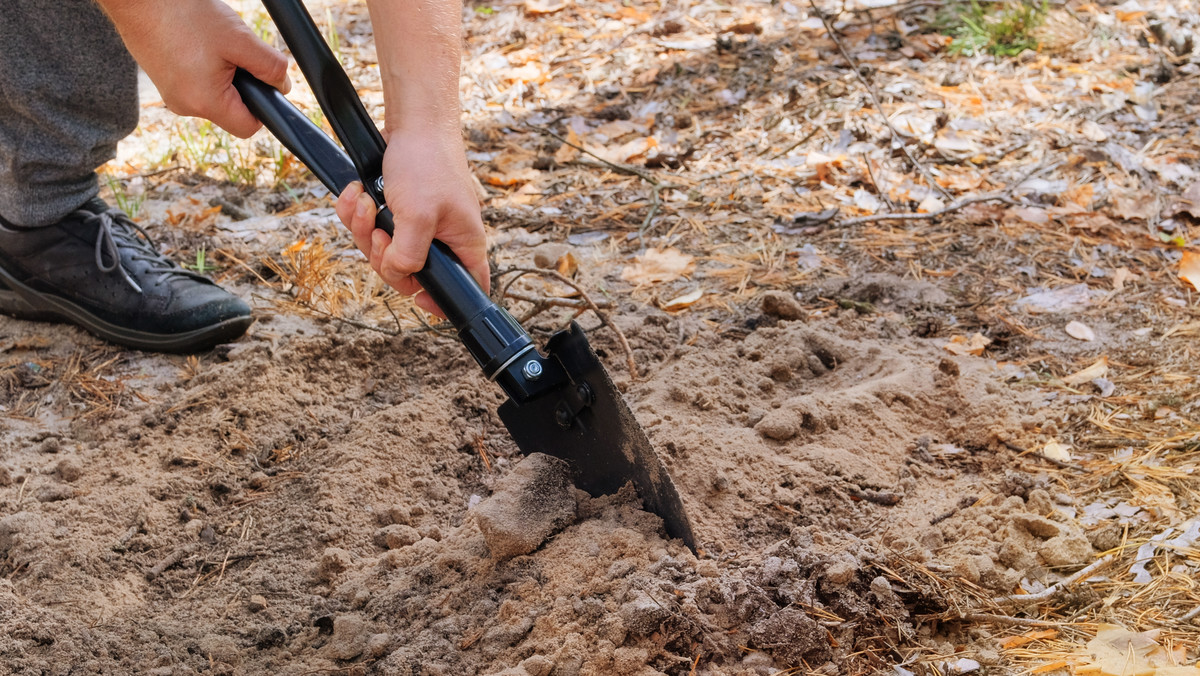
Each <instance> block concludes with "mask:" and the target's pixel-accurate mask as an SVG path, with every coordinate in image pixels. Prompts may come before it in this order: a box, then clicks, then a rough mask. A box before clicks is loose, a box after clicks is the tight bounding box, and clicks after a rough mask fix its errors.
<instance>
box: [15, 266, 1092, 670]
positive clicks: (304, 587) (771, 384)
mask: <svg viewBox="0 0 1200 676" xmlns="http://www.w3.org/2000/svg"><path fill="white" fill-rule="evenodd" d="M906 285H907V286H906ZM889 288H891V289H892V290H893V291H895V294H893V295H894V296H895V297H896V298H900V299H907V300H901V302H900V305H905V304H908V307H909V308H910V309H912V310H913V311H916V308H918V307H920V308H923V309H929V308H931V307H935V306H936V304H937V303H939V302H940V303H946V302H948V300H947V297H946V296H945V294H942V293H940V292H937V293H931V289H930V288H925V287H919V288H915V291H914V287H913V285H912V284H911V283H905V282H902V281H901V280H898V279H896V278H892V280H891V286H890V287H889ZM932 291H936V289H933V290H932ZM787 300H788V299H787V298H786V297H785V298H784V299H783V303H782V306H783V309H781V306H780V302H779V298H778V297H775V299H774V302H768V303H767V304H766V305H765V307H767V308H768V309H769V310H770V311H771V313H772V314H764V313H762V312H761V311H760V309H761V308H762V307H764V305H763V304H762V302H761V299H755V300H754V301H753V302H752V303H751V304H750V305H748V306H747V308H746V311H747V321H746V322H745V323H744V325H743V327H741V328H737V329H733V330H729V329H727V330H725V331H724V332H718V331H715V330H714V329H713V328H712V327H711V326H710V325H709V324H706V323H704V322H702V321H699V320H698V319H697V318H695V317H693V316H691V315H688V314H683V315H678V316H670V315H667V314H664V313H662V312H659V311H657V310H653V309H637V310H635V311H631V312H622V313H619V318H618V321H619V323H620V325H621V326H622V327H623V328H624V330H625V332H626V334H627V335H628V336H629V339H630V341H631V343H632V345H633V347H634V354H635V356H636V358H637V359H638V362H639V363H640V364H641V365H642V367H643V369H644V370H645V371H646V375H645V376H644V377H643V378H642V379H640V380H639V381H638V382H631V381H630V379H629V377H628V375H627V374H625V373H624V372H623V365H622V361H623V360H622V359H620V351H619V349H618V348H617V345H616V343H615V341H614V340H613V339H612V338H611V336H610V335H609V332H608V331H606V330H596V331H593V332H592V341H593V343H594V345H595V346H596V347H597V348H598V349H599V351H600V352H601V354H602V355H605V356H606V358H607V359H608V360H609V362H610V371H611V372H612V373H613V374H614V376H615V377H616V379H617V381H618V383H619V384H620V385H621V386H622V387H623V388H625V389H626V394H627V398H628V401H629V403H630V405H631V407H632V409H633V410H634V412H635V413H636V415H637V417H638V419H639V420H640V421H641V423H642V424H643V425H644V426H645V428H646V429H647V431H648V434H649V436H650V438H651V440H652V441H653V443H654V445H655V446H656V448H657V449H658V450H659V452H660V454H661V456H662V457H663V459H664V461H665V463H666V464H667V466H668V467H669V469H670V471H671V473H672V474H673V476H674V478H675V481H676V482H677V484H678V486H679V489H680V491H681V493H682V495H683V498H684V501H685V503H686V506H687V509H688V511H689V513H690V515H691V518H692V520H693V523H694V526H695V529H696V531H697V533H698V539H699V543H700V547H701V551H700V556H699V557H697V556H695V555H693V554H692V552H690V551H688V550H687V548H686V547H684V546H682V544H681V543H679V542H678V541H674V542H672V541H668V540H666V539H664V535H663V533H662V529H661V522H660V521H659V520H658V519H657V518H656V517H654V516H652V515H649V514H647V513H645V512H642V511H640V510H639V509H638V504H637V501H636V496H635V495H633V494H631V493H623V494H620V495H618V496H610V497H604V498H599V499H594V498H591V497H589V496H587V495H586V494H583V493H582V492H576V493H572V492H571V491H570V490H568V489H565V488H561V489H560V490H561V491H565V493H564V495H565V496H567V498H568V499H574V500H577V502H578V504H577V505H576V509H575V510H574V513H573V514H571V515H570V518H569V519H566V521H567V523H568V525H566V527H565V528H562V529H561V530H560V531H559V532H557V533H556V534H555V535H553V536H552V537H550V538H549V539H548V541H547V542H545V544H544V545H542V546H541V547H540V548H539V549H537V550H536V551H534V552H532V553H530V554H527V555H520V556H515V557H512V558H507V559H505V558H502V557H498V556H494V555H493V553H492V552H491V551H490V550H489V546H488V541H487V540H486V539H485V537H484V535H483V534H482V533H481V531H480V528H479V523H478V519H477V518H476V512H477V511H479V510H480V509H481V508H480V506H479V505H480V504H481V500H483V499H484V498H487V497H488V496H489V495H491V494H492V492H493V491H494V490H496V486H497V482H499V481H501V480H502V479H503V478H504V477H506V476H508V475H510V474H511V473H512V469H513V467H514V466H515V465H516V464H517V463H518V462H520V461H521V458H520V456H518V455H517V454H516V449H515V447H514V445H513V444H512V442H511V440H509V439H508V438H507V436H506V433H505V431H504V429H503V427H502V426H501V424H500V422H499V420H498V418H497V417H496V415H495V407H496V406H497V405H498V404H499V403H500V402H501V395H500V393H499V392H498V390H497V389H496V388H494V387H493V386H491V385H490V384H489V383H487V382H486V380H485V379H484V378H483V377H482V376H481V375H479V374H478V373H476V369H475V367H474V366H473V364H471V363H469V361H468V358H467V357H466V355H465V354H464V352H463V351H462V350H461V348H460V346H458V345H457V344H456V343H455V342H454V341H453V340H450V339H447V338H442V337H439V336H436V335H433V334H429V333H409V334H407V335H404V336H401V337H387V336H383V335H380V334H378V333H372V332H367V331H361V330H357V329H353V328H351V327H347V326H344V325H341V324H337V323H322V322H314V321H311V320H301V319H297V318H295V317H291V316H287V315H278V314H276V313H274V312H273V311H272V310H271V309H270V307H269V306H263V307H260V320H259V322H258V323H257V324H256V325H255V326H254V327H253V328H252V330H251V333H250V335H249V336H248V337H247V338H245V339H244V340H242V341H240V342H238V343H236V344H234V345H231V346H226V347H222V348H218V349H217V350H216V351H214V352H213V353H212V354H209V355H205V356H204V357H203V358H202V359H201V360H200V361H199V362H196V363H193V364H188V363H187V362H186V361H185V360H184V359H182V358H180V357H171V356H156V355H145V354H137V353H129V352H113V351H104V350H100V349H99V348H97V352H95V353H91V356H88V354H89V353H87V352H86V350H85V351H84V352H78V351H75V349H74V347H73V343H76V342H78V343H82V344H84V345H88V344H89V343H91V342H92V341H91V339H89V338H87V337H84V336H83V335H82V334H79V333H78V332H76V331H75V330H74V329H70V328H62V327H44V326H38V325H33V324H27V323H23V322H16V321H11V320H4V324H3V332H4V334H5V335H6V337H7V342H6V343H5V345H6V346H7V354H8V355H9V356H10V357H13V358H15V359H17V360H18V362H19V363H21V364H23V365H24V366H22V367H18V368H15V369H10V370H9V372H8V373H9V378H10V382H9V388H8V392H9V394H8V396H9V403H10V405H15V403H16V402H18V401H22V402H25V403H28V398H27V397H26V399H19V397H20V396H21V395H23V394H24V395H27V394H28V392H30V391H34V392H36V393H37V395H36V396H40V397H41V400H40V402H38V405H37V406H36V408H35V409H33V410H32V411H30V414H29V415H28V416H27V417H23V418H21V417H11V418H9V419H8V420H7V421H6V422H5V431H4V435H3V439H2V442H0V443H2V444H3V447H2V452H0V470H2V472H0V479H2V481H0V515H2V516H0V626H2V627H3V631H2V632H0V635H2V636H3V638H0V663H3V664H5V665H6V669H7V670H8V672H9V673H15V674H42V673H47V674H68V673H152V674H190V673H229V674H262V673H278V674H302V673H326V672H334V671H336V672H337V673H370V674H462V673H481V674H486V673H498V672H504V673H506V674H512V675H514V676H522V675H524V674H530V675H541V676H544V675H546V674H555V675H563V676H565V675H568V674H613V673H621V674H654V673H667V674H687V673H691V670H693V669H695V673H707V674H759V673H764V674H765V673H773V671H774V670H775V669H780V668H786V667H793V666H803V665H807V666H808V667H810V668H812V669H819V670H822V673H828V674H834V673H869V672H872V671H875V670H878V669H882V668H884V667H885V666H886V665H887V664H888V663H889V662H890V661H893V660H894V659H895V656H896V653H895V652H894V650H895V648H896V647H897V646H899V645H905V644H911V643H912V642H914V641H918V640H919V641H924V642H927V643H928V642H932V645H935V646H936V645H938V643H937V641H939V640H946V638H945V637H941V638H939V637H937V636H933V635H930V633H929V631H930V630H929V625H928V624H926V625H925V626H924V628H923V629H922V632H923V635H921V636H918V635H917V634H916V631H915V630H914V626H915V625H914V622H913V617H912V615H911V614H912V613H914V612H920V611H921V609H922V607H924V608H925V609H926V610H928V611H937V610H939V609H940V608H941V604H942V601H940V600H939V599H938V598H936V597H935V595H931V594H930V593H929V592H928V590H923V589H922V588H921V587H920V586H919V585H915V584H914V582H913V576H910V575H908V574H906V571H910V570H911V569H912V568H913V567H914V566H921V567H923V568H924V569H925V570H930V571H935V572H940V573H942V574H946V575H954V576H958V577H961V578H963V579H966V580H968V581H969V582H971V583H974V584H977V585H978V586H979V587H980V588H981V589H984V590H994V591H1000V592H1007V591H1010V590H1011V589H1012V588H1014V587H1015V586H1016V585H1017V584H1018V583H1019V582H1020V581H1021V580H1022V578H1036V579H1046V578H1047V576H1048V575H1051V573H1050V572H1049V571H1050V569H1052V568H1062V567H1066V569H1068V570H1073V569H1075V568H1077V567H1078V565H1079V564H1082V563H1086V562H1088V561H1089V560H1090V559H1091V558H1092V557H1093V550H1092V547H1091V545H1090V544H1089V542H1088V540H1087V539H1085V538H1084V537H1082V535H1081V534H1080V533H1079V531H1078V530H1077V529H1076V528H1075V527H1073V526H1071V525H1069V524H1068V523H1067V522H1066V520H1065V519H1057V520H1056V519H1055V517H1054V515H1055V514H1056V510H1055V501H1056V500H1058V501H1061V502H1068V501H1069V500H1070V499H1069V498H1068V497H1066V496H1064V495H1054V494H1052V493H1050V492H1048V491H1046V490H1043V488H1042V487H1041V484H1039V482H1038V480H1037V479H1035V478H1034V477H1031V476H1029V475H1027V474H1022V473H1020V472H1013V471H1008V472H1006V467H1008V465H1009V464H1010V463H1012V461H1013V457H1012V456H1013V454H1012V453H1011V451H1008V450H1007V449H1005V448H1004V447H1003V445H1002V444H1001V443H1000V442H1001V441H1003V440H1005V439H1011V438H1014V436H1015V435H1018V434H1019V433H1020V430H1021V428H1022V424H1026V425H1028V424H1030V420H1032V418H1031V417H1030V414H1032V413H1034V412H1035V411H1036V410H1037V409H1038V408H1039V407H1040V406H1041V404H1040V403H1038V399H1037V398H1036V397H1034V396H1033V394H1032V392H1030V391H1027V390H1022V389H1016V388H1013V387H1010V386H1008V385H1006V384H1005V383H1006V375H1005V373H1006V372H1005V371H1004V370H1003V369H997V368H996V367H995V366H994V365H993V364H992V363H991V362H989V361H987V360H984V359H979V358H975V357H955V356H952V355H949V353H947V352H946V351H945V350H943V349H942V348H941V344H942V343H944V342H945V341H944V340H942V341H931V340H928V339H922V338H919V337H917V336H916V335H914V334H913V331H912V328H911V326H910V324H911V322H909V321H908V320H907V319H906V317H905V314H906V313H905V312H904V311H903V307H901V308H900V309H901V310H902V311H901V312H892V313H889V315H888V316H886V317H882V316H881V317H866V318H863V317H859V315H858V314H857V313H856V312H853V311H847V312H844V313H842V315H841V316H840V317H836V318H830V319H825V320H821V321H815V322H812V323H808V322H805V321H800V320H786V319H780V318H779V315H783V316H791V313H789V312H788V311H787V309H788V303H787ZM931 304H932V305H931ZM260 305H262V303H261V302H260ZM81 354H82V355H84V356H83V357H80V356H79V355H81ZM71 355H75V359H76V362H77V365H76V367H75V368H76V370H77V371H79V372H87V371H88V369H89V368H92V367H95V366H97V365H100V366H103V367H104V369H103V372H104V373H107V374H109V376H108V377H109V379H110V380H112V381H120V382H122V383H124V384H125V386H126V389H125V390H124V393H123V394H121V395H119V396H118V397H117V401H118V402H119V403H120V405H119V406H116V407H113V408H109V409H107V410H106V411H103V412H97V411H96V410H94V409H88V408H87V407H86V406H84V405H83V404H79V403H78V401H79V399H80V394H79V393H72V392H71V391H70V389H69V385H68V381H67V380H65V379H64V378H63V376H64V373H63V372H61V370H60V371H56V372H55V375H57V376H58V379H56V380H54V381H53V383H51V382H50V381H46V382H42V381H39V380H38V377H39V375H38V374H39V370H40V369H39V366H38V364H39V363H42V364H51V363H61V362H62V361H63V360H68V359H69V358H70V357H71ZM105 362H107V363H105ZM1009 375H1011V374H1009ZM72 401H75V402H76V404H75V409H76V411H75V413H74V415H72V414H71V413H72V403H71V402H72ZM27 410H28V409H27ZM485 459H486V461H487V463H486V464H485ZM506 490H508V491H509V492H512V491H514V490H515V491H517V492H519V491H520V490H522V488H521V486H520V484H519V483H518V484H517V485H516V486H510V487H509V488H508V489H506ZM482 504H487V502H486V501H484V502H483V503H482ZM1048 517H1049V518H1048ZM530 518H531V519H532V520H536V519H537V518H538V517H537V515H536V514H535V515H532V516H531V517H530ZM559 525H561V524H559ZM976 638H978V636H977V637H976ZM950 649H951V652H953V646H951V648H950ZM982 657H983V659H984V660H987V659H989V658H990V659H992V660H994V659H995V654H994V653H992V654H991V655H990V656H989V655H988V654H986V651H985V653H984V654H983V656H982ZM338 670H340V671H338Z"/></svg>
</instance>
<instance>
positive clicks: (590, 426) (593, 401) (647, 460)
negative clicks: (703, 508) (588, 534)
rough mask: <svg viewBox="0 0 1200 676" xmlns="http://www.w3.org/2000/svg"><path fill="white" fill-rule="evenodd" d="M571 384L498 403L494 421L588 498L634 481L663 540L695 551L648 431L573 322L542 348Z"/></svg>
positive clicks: (688, 525) (689, 527)
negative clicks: (659, 523)
mask: <svg viewBox="0 0 1200 676" xmlns="http://www.w3.org/2000/svg"><path fill="white" fill-rule="evenodd" d="M546 354H547V357H548V358H550V359H553V360H556V361H558V362H559V363H560V364H561V365H562V367H563V370H564V371H566V373H567V376H568V378H569V382H567V383H565V384H564V385H563V386H562V387H559V388H557V389H556V390H553V391H551V392H549V393H547V394H544V395H542V396H540V397H538V398H537V399H534V400H533V401H530V402H527V403H525V404H522V405H519V406H518V405H517V404H516V403H515V402H513V401H511V400H510V401H508V402H506V403H504V404H503V405H502V406H500V411H499V413H500V419H501V420H503V421H504V425H505V426H506V427H507V428H508V431H509V433H510V434H511V435H512V437H513V439H514V440H515V441H516V442H517V446H518V447H520V449H521V452H522V453H545V454H547V455H553V456H555V457H558V458H562V459H563V460H566V461H567V462H569V463H571V466H572V469H573V471H574V474H575V485H577V486H578V487H579V488H581V489H583V490H585V491H587V492H588V493H590V494H592V495H607V494H610V493H615V492H617V491H618V490H619V489H620V488H621V487H622V486H624V485H625V483H626V482H627V481H632V482H633V486H634V488H636V489H637V492H638V495H639V496H640V497H641V499H642V505H643V506H644V507H645V509H646V510H647V511H649V512H651V513H653V514H657V515H658V516H659V517H661V518H662V520H663V525H664V526H665V528H666V531H667V535H669V536H671V537H673V538H679V539H681V540H683V542H684V544H686V545H687V546H688V548H690V549H691V550H692V551H695V550H696V542H695V536H694V535H693V534H692V525H691V523H690V522H689V521H688V517H687V513H686V512H685V511H684V509H683V501H682V500H681V499H680V497H679V492H678V491H677V490H675V484H674V483H673V482H672V481H671V477H670V475H669V474H668V473H667V468H666V467H665V466H664V465H663V463H662V460H661V459H659V457H658V455H657V454H656V453H655V452H654V447H653V446H651V445H650V440H649V439H648V438H646V432H645V430H643V429H642V426H641V425H639V424H638V421H637V419H636V418H634V416H633V412H632V411H630V410H629V406H628V405H626V403H625V399H624V397H622V396H621V393H620V391H619V390H617V387H616V385H614V384H613V382H612V379H611V378H609V377H608V372H607V371H605V370H604V366H603V365H602V364H601V363H600V360H599V359H598V358H597V357H596V353H595V352H594V351H593V350H592V347H591V345H589V344H588V341H587V337H586V336H585V335H584V332H583V329H582V328H581V327H580V326H579V325H578V324H576V323H572V324H571V328H570V329H568V330H565V331H560V332H559V333H556V334H555V335H554V336H553V337H552V338H551V339H550V341H549V342H548V343H547V345H546Z"/></svg>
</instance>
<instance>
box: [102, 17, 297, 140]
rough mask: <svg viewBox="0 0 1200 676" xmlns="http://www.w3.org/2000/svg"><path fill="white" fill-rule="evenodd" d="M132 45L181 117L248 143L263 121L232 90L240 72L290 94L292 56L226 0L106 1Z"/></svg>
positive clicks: (119, 28)
mask: <svg viewBox="0 0 1200 676" xmlns="http://www.w3.org/2000/svg"><path fill="white" fill-rule="evenodd" d="M100 4H101V5H102V6H103V7H104V9H105V11H107V12H108V15H109V16H110V17H111V18H112V20H113V23H114V24H115V25H116V27H117V30H118V32H120V34H121V38H122V39H123V40H124V41H125V46H126V47H127V48H128V49H129V52H130V54H132V55H133V58H134V59H136V60H137V62H138V64H139V65H141V67H142V69H143V70H145V71H146V74H147V75H149V76H150V79H151V80H152V81H153V82H154V84H155V86H157V87H158V91H159V93H161V94H162V97H163V102H164V103H166V104H167V107H168V108H170V109H171V110H172V111H173V112H175V113H177V114H179V115H189V116H194V117H203V118H207V119H209V120H212V121H213V122H214V123H215V124H217V125H218V126H220V127H222V128H223V129H225V130H226V131H228V132H229V133H231V134H233V135H234V136H239V137H242V138H247V137H249V136H251V135H252V134H254V132H256V131H258V129H259V127H261V126H262V124H261V123H260V122H259V121H258V120H257V119H255V117H254V115H252V114H251V113H250V110H249V109H248V108H246V105H245V104H244V103H242V98H241V96H240V95H239V94H238V92H237V90H236V89H235V88H234V86H233V74H234V71H236V70H237V68H239V67H241V68H243V69H245V70H247V71H249V72H250V74H251V75H253V76H255V77H257V78H258V79H260V80H262V81H263V82H266V83H267V84H269V85H271V86H273V87H275V88H276V89H279V90H280V91H281V92H283V93H285V94H286V93H287V92H288V91H289V90H290V89H291V87H292V83H291V80H290V79H288V75H287V57H285V56H284V55H283V54H282V53H280V52H279V51H278V50H276V49H274V48H272V47H271V46H269V45H268V44H267V43H265V42H263V41H262V40H260V39H259V38H258V36H257V35H255V34H254V32H253V31H252V30H250V28H249V27H248V26H247V25H246V24H245V22H243V21H242V20H241V18H239V17H238V15H237V13H236V12H234V11H233V10H232V9H230V8H229V6H228V5H226V4H225V3H224V2H221V1H220V0H169V1H167V2H155V3H153V6H148V5H147V3H146V2H145V0H100Z"/></svg>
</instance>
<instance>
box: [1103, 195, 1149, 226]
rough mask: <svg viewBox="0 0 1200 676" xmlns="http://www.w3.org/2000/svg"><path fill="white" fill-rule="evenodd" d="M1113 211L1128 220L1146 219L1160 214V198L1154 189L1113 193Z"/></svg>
mask: <svg viewBox="0 0 1200 676" xmlns="http://www.w3.org/2000/svg"><path fill="white" fill-rule="evenodd" d="M1112 204H1113V213H1114V214H1116V215H1117V217H1118V218H1124V219H1126V220H1133V219H1137V220H1142V221H1146V220H1149V219H1151V218H1154V216H1156V215H1157V214H1158V198H1157V197H1156V196H1155V194H1154V192H1153V191H1132V190H1131V191H1129V192H1124V193H1122V192H1116V191H1114V192H1113V193H1112Z"/></svg>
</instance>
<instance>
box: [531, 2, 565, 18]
mask: <svg viewBox="0 0 1200 676" xmlns="http://www.w3.org/2000/svg"><path fill="white" fill-rule="evenodd" d="M566 6H567V3H566V2H563V0H525V13H526V14H529V15H531V16H538V15H540V14H553V13H555V12H558V11H561V10H563V9H565V8H566Z"/></svg>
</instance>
